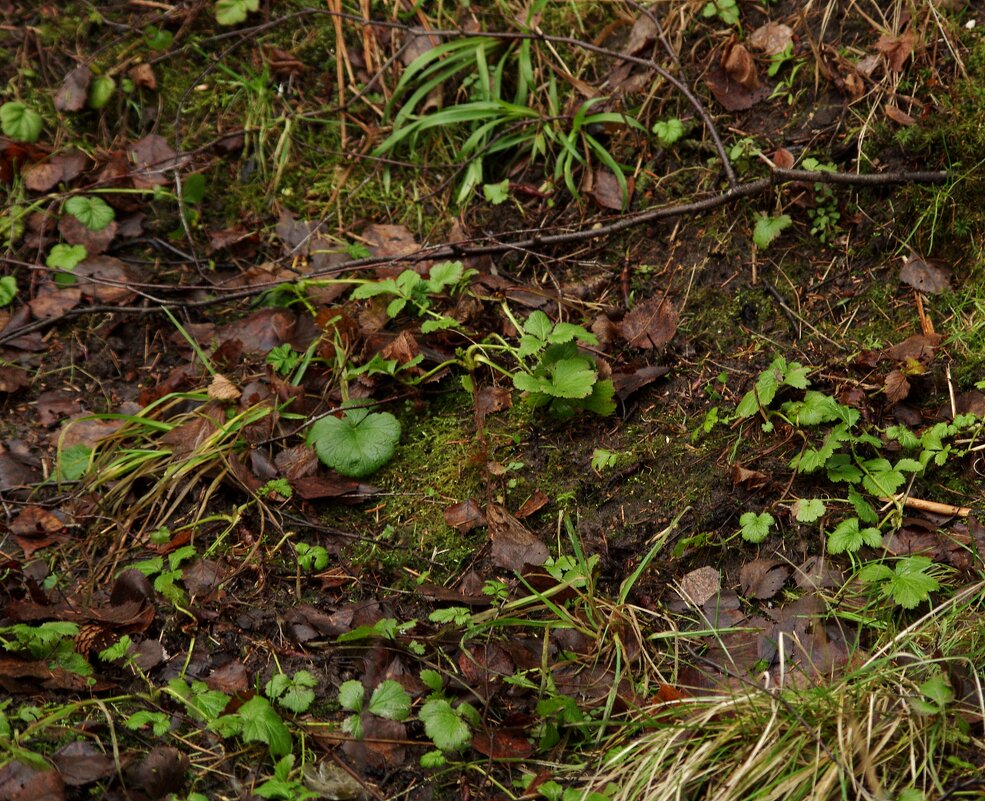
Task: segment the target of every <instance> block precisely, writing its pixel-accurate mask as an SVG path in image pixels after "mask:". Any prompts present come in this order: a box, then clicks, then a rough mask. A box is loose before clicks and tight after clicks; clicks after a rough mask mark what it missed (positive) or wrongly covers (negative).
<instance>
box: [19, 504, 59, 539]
mask: <svg viewBox="0 0 985 801" xmlns="http://www.w3.org/2000/svg"><path fill="white" fill-rule="evenodd" d="M64 528H65V521H64V520H63V519H62V517H60V516H59V515H56V514H55V513H54V512H52V511H50V510H48V509H42V508H41V507H40V506H26V507H24V509H23V510H22V511H21V513H20V514H19V515H17V517H15V518H14V519H13V520H12V521H11V523H10V530H11V532H13V533H14V534H17V535H18V536H21V537H35V536H38V535H42V534H54V533H56V532H59V531H61V530H62V529H64Z"/></svg>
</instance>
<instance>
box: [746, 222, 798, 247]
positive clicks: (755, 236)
mask: <svg viewBox="0 0 985 801" xmlns="http://www.w3.org/2000/svg"><path fill="white" fill-rule="evenodd" d="M792 222H793V220H791V219H790V215H789V214H780V215H778V216H776V217H767V216H766V215H760V216H759V217H758V218H757V220H756V226H755V228H754V229H753V232H752V241H753V242H754V243H755V244H756V247H758V248H759V249H760V250H765V249H766V248H768V247H769V246H770V245H772V244H773V242H774V241H775V240H776V238H777V237H778V236H779V235H780V234H781V233H782V232H783V231H785V230H786V229H787V228H789V227H790V224H791V223H792Z"/></svg>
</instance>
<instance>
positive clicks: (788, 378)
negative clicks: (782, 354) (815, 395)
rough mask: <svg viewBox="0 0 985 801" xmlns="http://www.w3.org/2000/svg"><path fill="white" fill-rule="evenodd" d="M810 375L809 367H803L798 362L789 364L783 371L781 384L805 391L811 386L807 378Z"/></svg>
mask: <svg viewBox="0 0 985 801" xmlns="http://www.w3.org/2000/svg"><path fill="white" fill-rule="evenodd" d="M810 373H811V368H810V367H804V365H802V364H800V362H790V364H788V365H787V369H786V370H784V371H783V383H784V384H786V385H787V386H788V387H793V388H794V389H807V387H809V386H810V385H811V382H810V379H809V378H808V376H809V375H810Z"/></svg>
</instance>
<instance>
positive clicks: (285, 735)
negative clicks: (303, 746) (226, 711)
mask: <svg viewBox="0 0 985 801" xmlns="http://www.w3.org/2000/svg"><path fill="white" fill-rule="evenodd" d="M237 714H238V715H239V717H240V718H241V719H242V721H243V730H242V732H241V735H240V736H242V738H243V740H244V741H246V742H248V743H264V744H265V745H266V746H267V747H268V748H269V749H270V753H271V755H272V756H275V757H281V756H284V755H285V754H289V753H291V732H290V731H288V728H287V726H286V725H284V721H283V720H281V717H280V715H278V714H277V712H276V710H275V709H274V708H273V707H272V706H271V705H270V702H269V701H268V700H267V699H266V698H263V697H262V696H259V695H254V696H253V697H252V698H251V699H250V700H249V701H247V702H246V703H245V704H243V705H242V706H241V707H240V708H239V710H237Z"/></svg>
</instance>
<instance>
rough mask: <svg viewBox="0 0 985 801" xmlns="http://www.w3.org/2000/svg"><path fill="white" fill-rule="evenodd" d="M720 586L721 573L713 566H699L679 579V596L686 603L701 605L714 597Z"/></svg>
mask: <svg viewBox="0 0 985 801" xmlns="http://www.w3.org/2000/svg"><path fill="white" fill-rule="evenodd" d="M721 588H722V574H721V573H720V572H719V571H718V570H716V569H715V568H713V567H710V566H706V567H699V568H698V569H697V570H692V571H691V572H690V573H687V574H686V575H685V576H684V577H683V578H682V579H681V581H680V593H681V597H682V598H683V599H684V600H685V601H687V602H688V603H692V604H694V605H695V606H701V605H702V604H704V603H705V602H706V601H708V600H709V599H711V598H714V597H715V595H716V594H717V593H718V592H719V590H721Z"/></svg>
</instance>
